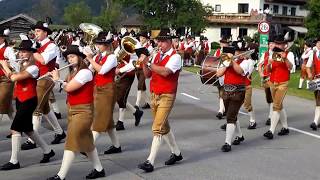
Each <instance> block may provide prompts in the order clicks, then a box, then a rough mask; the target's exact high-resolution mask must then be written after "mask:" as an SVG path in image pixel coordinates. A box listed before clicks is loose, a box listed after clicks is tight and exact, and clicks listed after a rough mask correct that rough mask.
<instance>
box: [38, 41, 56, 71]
mask: <svg viewBox="0 0 320 180" xmlns="http://www.w3.org/2000/svg"><path fill="white" fill-rule="evenodd" d="M51 43H53V42H51V41H49V42H47V43H46V44H44V45H43V46H41V47H40V48H39V49H38V53H40V54H41V53H43V52H44V51H45V50H46V48H47V47H48V45H49V44H51ZM36 65H37V66H38V67H39V72H40V76H42V75H44V74H46V73H47V72H50V71H53V70H54V68H55V65H56V58H54V59H52V60H51V61H49V62H48V64H46V65H43V64H41V63H40V62H39V61H36Z"/></svg>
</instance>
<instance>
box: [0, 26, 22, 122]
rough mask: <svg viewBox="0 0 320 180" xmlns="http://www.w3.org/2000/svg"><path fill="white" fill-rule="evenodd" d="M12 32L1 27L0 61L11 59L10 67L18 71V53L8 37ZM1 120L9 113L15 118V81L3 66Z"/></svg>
mask: <svg viewBox="0 0 320 180" xmlns="http://www.w3.org/2000/svg"><path fill="white" fill-rule="evenodd" d="M9 33H10V30H9V29H4V28H0V61H7V60H8V61H9V64H10V67H11V68H13V69H14V70H15V71H18V66H17V63H16V55H15V53H14V51H13V49H12V47H9V46H8V42H7V41H6V38H7V37H8V35H9ZM0 92H1V93H0V122H1V120H2V118H3V115H5V114H7V115H8V117H9V119H10V120H11V121H12V120H13V116H14V115H13V107H12V93H13V83H12V82H11V81H10V80H9V79H8V78H7V77H6V76H5V74H4V72H3V68H1V67H0Z"/></svg>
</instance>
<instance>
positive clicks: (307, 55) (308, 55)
mask: <svg viewBox="0 0 320 180" xmlns="http://www.w3.org/2000/svg"><path fill="white" fill-rule="evenodd" d="M311 54H313V51H312V49H311V48H308V49H306V50H305V51H304V52H303V54H302V55H301V59H307V58H309V57H310V55H311Z"/></svg>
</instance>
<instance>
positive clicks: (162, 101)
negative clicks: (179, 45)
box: [150, 51, 180, 135]
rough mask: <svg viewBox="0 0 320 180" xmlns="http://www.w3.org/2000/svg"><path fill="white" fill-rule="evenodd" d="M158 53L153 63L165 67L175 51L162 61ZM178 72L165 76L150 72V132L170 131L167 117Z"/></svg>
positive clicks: (172, 103)
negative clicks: (152, 118)
mask: <svg viewBox="0 0 320 180" xmlns="http://www.w3.org/2000/svg"><path fill="white" fill-rule="evenodd" d="M160 54H161V53H160V52H158V54H157V55H156V57H155V59H154V62H153V63H154V64H156V65H158V66H162V67H165V66H166V64H167V63H168V61H169V60H170V57H171V56H172V55H174V54H176V51H173V52H172V54H171V55H170V56H169V55H167V56H165V57H164V59H163V60H162V61H160ZM179 74H180V70H179V71H177V72H175V73H174V74H170V75H168V76H167V77H163V76H161V75H159V74H157V73H155V72H152V73H151V80H150V92H151V110H152V115H153V117H154V120H153V124H152V132H153V134H154V135H165V134H167V133H168V132H170V125H169V121H168V117H169V114H170V112H171V109H172V107H173V105H174V101H175V98H176V92H177V87H178V79H179Z"/></svg>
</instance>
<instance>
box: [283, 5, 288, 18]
mask: <svg viewBox="0 0 320 180" xmlns="http://www.w3.org/2000/svg"><path fill="white" fill-rule="evenodd" d="M282 15H284V16H286V15H288V7H287V6H283V7H282Z"/></svg>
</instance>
